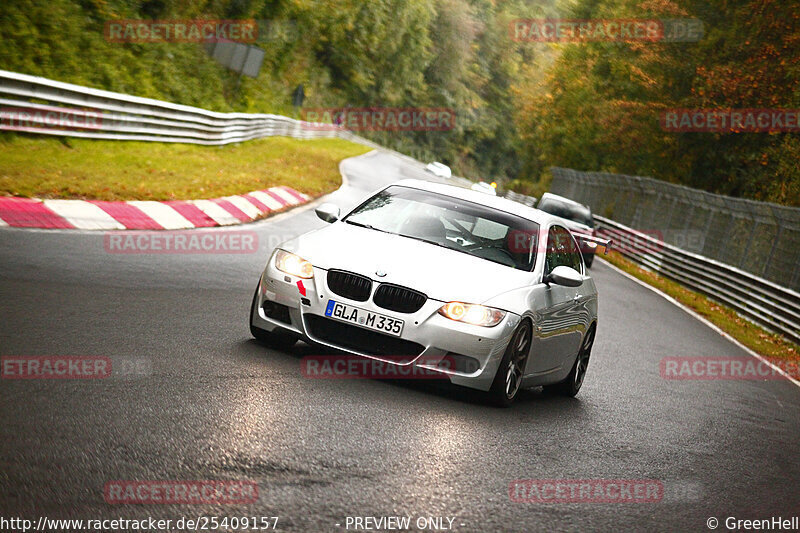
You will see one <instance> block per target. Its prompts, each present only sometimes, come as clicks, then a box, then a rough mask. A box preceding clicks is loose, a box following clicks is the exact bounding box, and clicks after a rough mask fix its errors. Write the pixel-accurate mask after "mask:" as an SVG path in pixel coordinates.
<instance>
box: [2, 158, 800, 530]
mask: <svg viewBox="0 0 800 533" xmlns="http://www.w3.org/2000/svg"><path fill="white" fill-rule="evenodd" d="M343 168H344V169H345V171H346V174H347V176H348V178H349V180H348V182H349V183H348V184H347V185H345V186H343V187H342V189H340V190H339V191H337V192H335V193H334V194H332V195H331V197H330V198H329V199H330V200H332V201H336V202H337V203H339V204H340V205H341V206H343V207H344V208H347V207H351V206H353V205H355V204H356V203H357V202H358V201H359V200H360V199H362V198H363V197H364V196H365V195H366V194H368V193H369V192H370V191H372V190H374V189H376V188H378V187H380V186H382V185H384V184H386V183H389V182H391V181H394V180H396V179H399V178H402V177H424V176H425V174H424V172H422V171H421V170H420V169H419V168H418V167H415V166H413V165H411V164H410V163H407V162H406V161H404V160H401V159H399V158H396V157H394V156H391V155H389V154H385V153H372V154H370V155H367V156H364V157H361V158H357V159H353V160H348V161H346V162H344V163H343ZM323 224H324V222H322V221H320V220H318V219H317V218H316V217H315V215H314V212H313V209H312V208H311V207H301V208H298V209H296V210H294V211H292V212H289V213H287V214H283V215H279V216H278V217H276V218H273V219H267V220H265V221H262V222H259V223H255V224H251V225H248V226H241V227H238V228H235V230H234V231H240V230H248V231H255V232H257V234H258V237H259V243H260V248H259V251H258V253H252V254H195V255H172V254H160V255H159V254H110V253H107V251H106V249H105V247H104V245H103V236H102V235H101V234H99V233H91V232H76V231H38V230H19V229H9V228H3V229H2V231H0V265H2V269H1V270H0V302H2V304H1V305H0V338H1V339H2V340H1V341H0V355H5V356H9V355H93V356H98V355H99V356H108V357H110V358H112V361H123V360H131V359H135V360H139V361H145V362H146V363H147V365H148V368H147V369H146V371H144V370H143V371H142V372H140V373H139V375H129V376H127V377H116V376H113V375H112V376H111V377H109V378H107V379H101V380H8V379H3V380H0V406H2V408H1V412H2V424H0V451H2V453H0V516H2V517H6V518H8V517H25V518H30V519H34V520H35V519H36V518H37V517H39V516H41V515H45V516H47V517H48V518H84V519H88V518H115V517H124V518H145V517H148V516H152V517H161V518H170V519H173V520H174V519H177V518H180V517H182V516H185V517H190V518H191V517H194V518H196V517H197V516H202V515H207V516H276V515H277V516H279V517H280V520H279V522H278V528H277V529H278V530H281V531H345V524H346V517H348V516H376V517H381V516H411V517H412V524H413V520H415V519H416V518H417V517H420V516H424V517H429V516H432V517H437V516H442V517H455V520H454V522H453V530H454V531H568V530H570V531H589V530H602V531H611V530H635V531H678V530H681V531H708V528H707V526H706V521H707V519H708V518H709V517H712V516H713V517H717V518H719V519H720V521H722V522H724V520H725V518H727V517H728V516H734V517H737V518H750V519H754V518H767V517H771V516H783V517H789V516H792V515H798V514H800V496H799V495H798V491H797V487H798V481H800V461H798V457H800V438H798V437H800V389H798V387H796V386H794V385H793V384H791V383H789V382H787V381H775V380H770V381H732V380H716V381H675V380H666V379H663V378H662V377H661V376H660V373H659V362H660V361H661V359H662V358H664V357H670V356H731V357H737V356H746V354H745V353H744V352H743V351H741V350H740V349H739V348H737V347H736V346H735V345H733V344H731V343H730V342H729V341H727V340H725V339H724V338H722V337H721V336H720V335H719V334H717V333H715V332H714V331H713V330H711V329H710V328H708V327H707V326H705V325H704V324H702V323H701V322H699V321H697V320H696V319H695V318H693V317H692V316H690V315H689V314H687V313H686V312H684V311H683V310H681V309H680V308H678V307H676V306H674V305H672V304H670V303H669V302H667V301H666V300H664V299H663V298H661V297H660V296H659V295H657V294H655V293H653V292H652V291H650V290H648V289H646V288H644V287H642V286H640V285H638V284H637V283H635V282H633V281H631V280H630V279H627V278H626V277H624V276H622V275H620V274H618V273H617V272H615V271H614V270H612V269H611V268H610V267H609V266H608V265H606V264H604V263H603V262H596V263H595V266H594V268H593V269H592V271H591V272H592V275H593V276H594V277H595V279H596V282H597V286H598V290H599V292H600V323H599V330H598V334H597V340H596V343H595V347H594V351H593V356H592V361H591V364H590V366H589V372H588V374H587V378H586V382H585V384H584V387H583V390H582V391H581V392H580V394H579V395H578V397H577V398H574V399H564V398H557V397H550V396H545V395H543V394H542V393H541V392H540V391H538V390H536V389H534V390H531V391H524V392H523V393H522V396H521V398H520V399H519V402H518V403H517V404H516V405H515V406H514V407H513V408H510V409H498V408H494V407H490V406H488V405H484V404H483V403H481V402H480V401H478V400H476V399H474V398H473V396H474V395H473V394H472V393H471V392H470V391H465V390H459V389H456V388H452V387H448V386H443V385H441V384H439V383H435V382H433V381H426V382H409V381H405V382H404V381H391V382H389V381H380V380H367V379H361V380H319V379H308V378H304V377H303V376H302V375H301V373H300V360H301V357H303V356H304V355H313V354H319V353H320V350H319V349H317V348H312V347H309V346H306V345H305V344H302V343H300V344H298V345H297V346H296V347H294V348H293V349H291V350H288V351H285V352H282V351H276V350H272V349H268V348H265V347H263V346H261V345H259V344H257V343H256V342H255V341H254V340H253V339H252V338H251V337H250V334H249V331H248V325H247V315H248V306H249V304H250V300H251V297H252V291H253V290H254V288H255V285H256V281H257V278H258V276H259V273H260V271H261V270H262V268H263V266H264V263H265V261H266V259H267V257H268V256H269V254H270V253H271V250H272V248H273V247H274V246H275V245H276V244H277V243H278V242H279V241H281V240H284V239H287V238H290V237H292V236H294V235H297V234H299V233H301V232H304V231H307V230H309V229H312V228H315V227H319V226H321V225H323ZM214 231H231V229H219V230H214ZM206 479H212V480H219V479H233V480H242V479H244V480H251V481H255V482H257V483H258V486H259V497H258V500H257V501H256V502H255V503H252V504H248V505H238V506H234V505H212V504H205V505H188V504H183V505H155V504H144V505H112V504H109V503H106V501H104V497H103V487H104V485H105V484H106V483H107V482H108V481H111V480H206ZM517 479H651V480H659V481H661V482H662V483H663V486H664V495H663V499H662V500H661V501H660V502H658V503H568V504H567V503H561V504H550V503H548V504H542V503H515V502H512V501H510V498H509V483H510V482H511V481H513V480H517ZM445 523H447V522H446V521H445ZM336 524H339V526H337V525H336ZM719 529H721V530H724V529H725V528H724V525H723V524H721V525H720V528H719ZM351 530H352V529H351Z"/></svg>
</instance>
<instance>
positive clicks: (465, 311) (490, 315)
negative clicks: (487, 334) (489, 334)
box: [439, 302, 506, 328]
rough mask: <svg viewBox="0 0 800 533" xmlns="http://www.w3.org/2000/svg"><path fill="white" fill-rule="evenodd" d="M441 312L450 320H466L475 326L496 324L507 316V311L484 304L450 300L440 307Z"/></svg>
mask: <svg viewBox="0 0 800 533" xmlns="http://www.w3.org/2000/svg"><path fill="white" fill-rule="evenodd" d="M439 314H440V315H443V316H446V317H447V318H449V319H450V320H456V321H458V322H466V323H467V324H472V325H475V326H485V327H489V328H490V327H492V326H496V325H497V324H499V323H500V321H501V320H503V317H505V316H506V312H505V311H501V310H499V309H494V308H492V307H486V306H484V305H476V304H465V303H461V302H449V303H446V304H444V305H443V306H442V307H440V308H439Z"/></svg>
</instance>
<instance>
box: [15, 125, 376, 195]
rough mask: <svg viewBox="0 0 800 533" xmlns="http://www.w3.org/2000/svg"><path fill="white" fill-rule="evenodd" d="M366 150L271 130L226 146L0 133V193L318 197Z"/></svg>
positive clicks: (337, 181)
mask: <svg viewBox="0 0 800 533" xmlns="http://www.w3.org/2000/svg"><path fill="white" fill-rule="evenodd" d="M369 150H371V149H370V148H367V147H366V146H362V145H360V144H354V143H351V142H349V141H343V140H341V139H318V140H308V141H303V140H298V139H291V138H287V137H269V138H266V139H258V140H253V141H247V142H244V143H240V144H232V145H227V146H198V145H190V144H168V143H156V142H134V141H97V140H85V139H68V140H65V139H49V138H48V139H41V138H34V137H26V136H17V135H11V136H5V137H3V138H2V139H0V195H5V196H23V197H37V198H79V199H86V200H190V199H202V198H217V197H220V196H228V195H233V194H243V193H247V192H250V191H255V190H259V189H266V188H267V187H272V186H275V185H288V186H289V187H293V188H295V189H297V190H298V191H301V192H304V193H306V194H309V195H311V196H319V195H321V194H324V193H327V192H330V191H332V190H334V189H336V188H337V187H338V186H339V185H340V184H341V176H340V174H339V162H340V161H341V160H342V159H345V158H347V157H352V156H356V155H360V154H363V153H366V152H368V151H369Z"/></svg>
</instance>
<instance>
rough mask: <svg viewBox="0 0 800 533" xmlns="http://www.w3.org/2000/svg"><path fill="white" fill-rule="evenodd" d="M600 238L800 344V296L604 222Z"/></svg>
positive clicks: (600, 224)
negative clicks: (603, 237) (605, 237)
mask: <svg viewBox="0 0 800 533" xmlns="http://www.w3.org/2000/svg"><path fill="white" fill-rule="evenodd" d="M594 219H595V222H597V223H598V233H599V234H601V235H603V236H607V237H609V238H611V239H613V241H614V244H613V246H612V249H613V250H616V251H618V252H620V253H621V254H622V255H624V256H625V257H626V258H628V259H629V260H631V261H633V262H634V263H636V264H638V265H640V266H642V267H644V268H646V269H647V270H651V271H653V272H656V273H658V274H660V275H662V276H664V277H666V278H669V279H672V280H673V281H676V282H678V283H680V284H681V285H684V286H686V287H688V288H690V289H693V290H695V291H697V292H700V293H703V294H705V295H706V296H708V297H709V298H711V299H712V300H715V301H716V302H718V303H721V304H723V305H726V306H728V307H730V308H732V309H734V310H736V311H737V312H738V313H739V314H741V315H742V316H744V317H746V318H748V319H750V320H752V321H753V322H755V323H757V324H760V325H761V326H764V327H765V328H767V329H768V330H771V331H774V332H776V333H780V334H782V335H784V336H785V337H786V338H788V339H790V340H792V341H793V342H796V343H800V294H799V293H797V292H795V291H793V290H791V289H787V288H785V287H781V286H780V285H777V284H775V283H773V282H771V281H769V280H766V279H764V278H760V277H758V276H754V275H753V274H750V273H748V272H745V271H743V270H740V269H738V268H735V267H732V266H730V265H726V264H724V263H720V262H719V261H715V260H713V259H708V258H707V257H703V256H701V255H697V254H693V253H691V252H687V251H685V250H681V249H680V248H678V247H676V246H672V245H671V244H667V243H665V242H662V241H660V240H658V239H655V238H653V237H651V236H649V235H645V234H643V233H641V232H638V231H636V230H634V229H632V228H629V227H627V226H625V225H623V224H619V223H617V222H614V221H613V220H609V219H607V218H604V217H600V216H595V217H594Z"/></svg>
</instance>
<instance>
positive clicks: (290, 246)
mask: <svg viewBox="0 0 800 533" xmlns="http://www.w3.org/2000/svg"><path fill="white" fill-rule="evenodd" d="M281 248H283V249H286V250H288V251H291V252H293V253H296V254H298V255H299V256H301V257H303V258H304V259H306V260H308V261H310V262H311V264H313V265H314V266H315V267H318V268H323V269H326V270H328V269H332V268H336V269H341V270H347V271H350V272H355V273H358V274H362V275H364V276H367V277H369V278H371V279H372V280H374V281H377V282H380V283H394V284H396V285H402V286H404V287H408V288H410V289H415V290H418V291H421V292H424V293H425V294H426V295H427V296H428V297H429V298H433V299H435V300H441V301H444V302H447V301H452V300H458V301H463V302H466V303H483V302H485V301H486V300H488V299H490V298H493V297H495V296H497V295H499V294H502V293H504V292H507V291H510V290H513V289H516V288H519V287H523V286H525V285H528V284H530V283H531V281H532V276H533V274H531V273H530V272H524V271H522V270H517V269H514V268H511V267H507V266H504V265H500V264H498V263H493V262H491V261H488V260H486V259H481V258H479V257H474V256H471V255H468V254H465V253H462V252H457V251H455V250H448V249H446V248H442V247H440V246H436V245H433V244H428V243H425V242H422V241H418V240H415V239H411V238H408V237H401V236H399V235H393V234H390V233H384V232H381V231H377V230H372V229H369V228H362V227H359V226H354V225H352V224H347V223H345V222H335V223H333V224H331V225H330V226H326V227H324V228H321V229H319V230H316V231H312V232H310V233H306V234H304V235H301V236H300V237H297V238H296V239H292V240H291V241H288V242H286V243H284V244H283V245H281ZM378 271H381V272H385V273H386V275H385V276H383V277H380V276H378V275H377V274H376V272H378Z"/></svg>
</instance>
